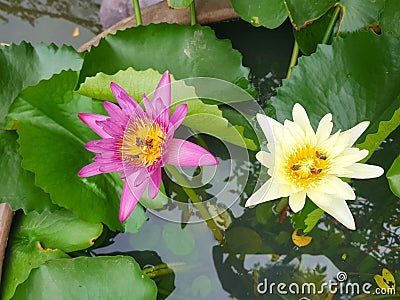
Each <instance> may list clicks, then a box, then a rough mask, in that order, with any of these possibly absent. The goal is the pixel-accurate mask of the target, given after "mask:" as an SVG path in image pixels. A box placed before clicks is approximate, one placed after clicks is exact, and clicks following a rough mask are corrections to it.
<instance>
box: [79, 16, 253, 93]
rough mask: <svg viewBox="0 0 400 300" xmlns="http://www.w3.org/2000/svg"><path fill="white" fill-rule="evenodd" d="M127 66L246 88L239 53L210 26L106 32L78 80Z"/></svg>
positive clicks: (88, 56)
mask: <svg viewBox="0 0 400 300" xmlns="http://www.w3.org/2000/svg"><path fill="white" fill-rule="evenodd" d="M129 67H133V68H134V69H135V70H146V69H149V68H152V69H155V70H157V71H159V72H160V73H163V72H164V71H166V70H169V71H170V72H171V73H172V74H174V76H175V78H176V79H182V78H189V77H214V78H220V79H224V80H226V81H229V82H232V83H238V84H239V83H240V86H241V87H243V88H245V89H250V85H249V83H248V81H247V76H248V74H249V71H248V69H247V68H245V67H243V66H242V56H241V55H240V53H239V52H238V51H236V50H233V49H232V46H231V43H230V41H228V40H218V39H217V38H216V37H215V34H214V32H213V31H212V30H211V29H210V28H208V27H203V26H199V25H195V26H190V27H188V26H184V25H178V24H150V25H149V26H139V27H134V28H128V29H125V30H124V31H118V32H117V33H116V34H115V35H108V36H107V37H106V38H105V39H102V40H101V41H100V43H99V45H98V46H97V47H92V48H91V50H90V52H88V53H86V55H85V61H84V63H83V68H82V71H81V74H80V83H82V82H84V81H85V78H86V77H92V76H95V75H96V74H97V73H99V72H103V73H105V74H115V73H116V72H118V71H119V70H125V69H127V68H129Z"/></svg>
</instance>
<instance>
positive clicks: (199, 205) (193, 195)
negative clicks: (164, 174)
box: [165, 165, 224, 242]
mask: <svg viewBox="0 0 400 300" xmlns="http://www.w3.org/2000/svg"><path fill="white" fill-rule="evenodd" d="M165 168H166V169H167V170H168V171H169V172H170V173H171V174H172V176H174V178H175V180H176V181H177V183H178V184H179V185H181V187H182V189H183V190H184V191H185V193H186V194H187V195H188V196H189V198H190V200H191V201H192V203H193V205H194V206H195V207H196V208H197V209H198V211H199V213H200V215H201V217H202V218H203V220H204V221H205V222H206V223H207V225H208V227H209V228H210V229H211V232H212V233H213V235H214V237H215V239H216V240H217V241H218V242H222V241H223V239H224V237H223V235H222V233H221V231H220V230H219V228H218V226H217V225H216V224H215V222H214V220H213V218H212V217H211V215H210V213H209V212H208V210H207V209H206V208H205V207H204V205H203V203H202V202H201V200H200V199H199V197H198V196H197V195H196V193H195V192H194V191H193V189H191V188H189V187H188V186H189V183H188V182H187V180H186V178H185V177H184V176H183V175H182V174H181V173H180V172H179V171H178V170H177V169H176V168H175V167H174V166H172V165H166V166H165Z"/></svg>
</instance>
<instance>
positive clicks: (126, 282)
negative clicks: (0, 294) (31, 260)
mask: <svg viewBox="0 0 400 300" xmlns="http://www.w3.org/2000/svg"><path fill="white" fill-rule="evenodd" d="M60 295H62V297H63V298H64V299H82V298H85V299H132V297H134V298H135V299H149V300H150V299H156V295H157V287H156V285H155V283H154V281H152V280H151V279H149V278H148V277H147V276H146V275H144V274H143V273H142V271H141V269H140V267H139V265H138V264H137V263H136V261H135V260H134V259H133V258H131V257H127V256H113V257H107V256H101V257H78V258H74V259H56V260H51V261H49V262H47V263H46V264H44V265H42V266H41V267H40V268H38V269H35V270H33V271H32V273H31V275H30V276H29V278H28V280H27V281H25V282H24V283H23V284H22V285H20V286H19V287H18V289H17V291H16V293H15V296H14V298H13V299H23V300H30V299H32V300H33V299H58V298H59V297H60Z"/></svg>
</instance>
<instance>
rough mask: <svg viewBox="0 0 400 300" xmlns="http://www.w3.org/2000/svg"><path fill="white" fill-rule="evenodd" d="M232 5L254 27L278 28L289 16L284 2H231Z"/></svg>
mask: <svg viewBox="0 0 400 300" xmlns="http://www.w3.org/2000/svg"><path fill="white" fill-rule="evenodd" d="M231 3H232V6H233V8H234V9H235V11H236V13H237V14H238V15H239V16H240V17H241V18H242V19H243V20H246V21H247V22H249V23H251V24H252V25H254V26H264V27H267V28H276V27H278V26H280V25H281V24H282V23H283V22H284V21H285V20H286V18H287V16H288V12H287V10H286V7H285V3H284V1H282V0H252V1H247V0H231Z"/></svg>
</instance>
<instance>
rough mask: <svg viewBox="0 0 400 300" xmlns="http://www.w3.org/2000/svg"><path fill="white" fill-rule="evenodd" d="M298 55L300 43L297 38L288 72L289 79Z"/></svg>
mask: <svg viewBox="0 0 400 300" xmlns="http://www.w3.org/2000/svg"><path fill="white" fill-rule="evenodd" d="M298 56H299V45H298V44H297V42H296V40H294V45H293V51H292V58H291V59H290V64H289V68H288V71H287V74H286V78H287V79H289V78H290V77H292V68H293V67H294V66H295V65H296V63H297V57H298Z"/></svg>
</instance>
